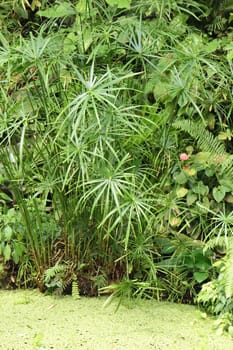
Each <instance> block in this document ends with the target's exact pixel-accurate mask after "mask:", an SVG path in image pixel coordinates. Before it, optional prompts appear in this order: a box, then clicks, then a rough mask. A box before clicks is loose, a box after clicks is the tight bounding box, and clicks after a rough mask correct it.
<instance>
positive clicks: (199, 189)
mask: <svg viewBox="0 0 233 350" xmlns="http://www.w3.org/2000/svg"><path fill="white" fill-rule="evenodd" d="M192 191H193V192H194V193H197V194H200V195H202V196H205V195H206V194H208V192H209V187H208V186H206V185H204V184H203V182H202V181H198V182H197V184H196V185H195V186H193V187H192Z"/></svg>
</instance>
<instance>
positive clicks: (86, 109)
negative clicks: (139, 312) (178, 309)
mask: <svg viewBox="0 0 233 350" xmlns="http://www.w3.org/2000/svg"><path fill="white" fill-rule="evenodd" d="M232 23H233V5H232V1H215V0H213V1H211V2H209V4H208V6H207V5H206V2H205V1H194V0H193V1H189V2H188V3H187V2H186V1H183V0H177V1H173V0H163V1H150V0H143V1H141V0H138V1H136V0H135V1H130V0H106V1H104V0H99V1H92V0H79V1H46V0H44V1H43V0H41V1H39V0H33V1H29V0H11V1H5V2H4V4H1V5H0V26H1V33H0V79H1V87H0V88H1V95H0V112H1V113H0V118H1V122H0V143H1V148H0V153H1V158H0V159H1V162H0V184H1V187H0V201H1V216H0V225H1V231H0V259H1V265H0V267H1V272H0V281H1V285H2V287H8V288H9V287H10V286H12V287H16V286H17V287H22V286H24V287H35V286H38V287H39V288H40V290H41V291H45V290H48V291H51V292H57V293H62V292H69V291H70V292H72V291H73V294H74V295H76V297H79V293H80V294H85V295H97V294H98V293H101V292H103V293H104V292H106V293H112V295H113V296H120V297H124V296H137V295H138V296H146V297H156V298H158V299H163V298H166V299H168V300H173V301H183V302H194V301H197V302H198V303H199V304H200V305H201V306H202V307H203V308H204V309H205V310H207V311H208V312H210V313H212V314H215V315H219V316H220V317H219V321H218V322H219V325H220V329H221V330H224V329H227V330H229V332H232V329H233V328H232V323H233V317H232V306H233V304H232V301H231V297H232V294H233V279H232V266H233V254H232V247H233V246H232V226H233V214H232V203H233V180H232V179H233V177H232V176H233V165H232V159H233V156H232V142H231V139H232V136H233V133H232V106H233V105H232V72H233V66H232V58H233V45H232V39H233V38H232ZM232 333H233V332H232Z"/></svg>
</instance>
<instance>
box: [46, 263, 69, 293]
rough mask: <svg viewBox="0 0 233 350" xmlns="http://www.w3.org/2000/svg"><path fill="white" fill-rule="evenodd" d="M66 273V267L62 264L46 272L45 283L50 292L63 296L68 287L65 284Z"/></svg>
mask: <svg viewBox="0 0 233 350" xmlns="http://www.w3.org/2000/svg"><path fill="white" fill-rule="evenodd" d="M66 271H67V268H66V266H65V265H62V264H56V265H54V266H52V267H50V268H49V269H47V270H45V272H44V278H43V282H44V285H45V286H46V287H47V289H48V291H50V292H56V293H57V294H62V292H63V291H64V289H65V288H66V286H67V283H66V282H65V275H66Z"/></svg>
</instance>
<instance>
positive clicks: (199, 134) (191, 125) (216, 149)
mask: <svg viewBox="0 0 233 350" xmlns="http://www.w3.org/2000/svg"><path fill="white" fill-rule="evenodd" d="M173 126H174V127H175V128H176V129H180V130H182V131H184V132H187V133H188V134H189V135H190V136H192V137H193V138H194V139H195V140H196V142H197V146H198V147H199V148H200V149H201V150H202V151H204V152H208V153H210V155H212V156H213V157H216V156H218V157H221V156H223V155H224V154H226V150H225V147H224V145H223V143H221V142H220V141H219V140H218V139H217V138H216V137H214V136H213V134H212V133H211V132H210V131H208V130H206V128H205V126H204V125H203V124H199V123H198V124H197V123H195V122H193V121H191V120H177V121H175V122H174V123H173Z"/></svg>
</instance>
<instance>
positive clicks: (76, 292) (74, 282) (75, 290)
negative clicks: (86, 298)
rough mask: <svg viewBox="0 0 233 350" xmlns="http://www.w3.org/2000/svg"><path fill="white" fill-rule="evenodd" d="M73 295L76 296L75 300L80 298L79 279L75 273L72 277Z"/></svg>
mask: <svg viewBox="0 0 233 350" xmlns="http://www.w3.org/2000/svg"><path fill="white" fill-rule="evenodd" d="M72 297H73V298H74V300H78V299H80V294H79V287H78V281H77V277H76V275H75V274H74V275H73V279H72Z"/></svg>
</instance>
